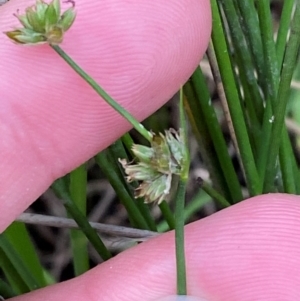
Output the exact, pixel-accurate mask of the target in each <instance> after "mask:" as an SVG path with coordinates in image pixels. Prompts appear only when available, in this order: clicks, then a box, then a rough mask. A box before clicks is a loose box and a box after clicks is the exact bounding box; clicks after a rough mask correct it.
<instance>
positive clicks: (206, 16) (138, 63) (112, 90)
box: [0, 0, 211, 231]
mask: <svg viewBox="0 0 300 301" xmlns="http://www.w3.org/2000/svg"><path fill="white" fill-rule="evenodd" d="M31 3H32V1H29V0H23V1H11V2H8V3H6V4H5V5H3V6H1V9H0V15H1V17H0V32H3V31H7V30H9V29H10V28H11V27H12V26H15V25H17V20H16V18H14V17H13V16H12V15H13V13H15V12H16V11H17V9H19V10H20V12H23V11H24V8H25V7H26V6H28V5H29V4H31ZM76 10H77V19H76V21H75V23H74V26H73V27H72V28H71V29H70V31H69V32H68V33H67V34H66V36H65V40H64V43H63V44H62V48H63V49H64V50H65V51H66V52H67V53H68V54H69V55H70V56H71V57H73V58H74V59H75V61H77V62H78V63H79V65H80V66H82V67H83V68H84V69H85V70H86V71H87V72H88V73H89V74H90V75H91V76H93V77H94V78H95V79H96V80H97V81H98V82H99V83H100V84H101V85H102V86H103V87H104V88H105V89H106V90H107V92H108V93H109V94H111V95H112V96H113V97H114V98H115V99H116V100H117V101H118V102H119V103H120V104H121V105H123V106H124V107H126V108H127V109H128V110H129V111H130V112H131V113H132V114H133V115H134V116H135V117H137V118H138V119H139V120H142V119H144V118H145V117H146V116H148V115H150V114H151V113H152V112H154V111H155V110H157V109H158V108H159V107H160V106H161V105H162V104H163V103H164V102H166V101H167V100H168V99H169V98H170V97H171V96H172V95H173V94H174V93H175V92H176V90H178V88H179V87H180V85H181V84H183V83H184V82H185V81H186V80H187V79H188V77H189V76H190V75H191V73H192V72H193V70H194V69H195V67H196V66H197V64H198V63H199V61H200V58H201V57H202V55H203V53H204V51H205V49H206V46H207V43H208V39H209V35H210V28H211V17H210V10H209V1H208V0H180V1H173V2H171V3H170V2H165V1H160V0H154V1H145V0H144V1H135V0H131V1H125V2H124V1H123V0H103V1H92V0H89V1H79V0H78V1H76ZM0 57H1V60H0V70H1V75H0V76H1V83H2V84H1V91H0V99H1V110H0V119H1V126H0V136H1V142H0V151H1V155H2V158H4V159H2V160H1V163H0V168H1V174H0V183H1V188H0V189H1V190H0V210H1V211H0V212H1V213H2V218H1V219H0V231H1V230H3V229H4V228H5V227H6V226H7V225H8V223H9V222H11V221H12V220H13V219H14V218H15V217H16V216H17V215H18V214H19V213H20V212H21V211H23V210H24V209H25V208H26V207H27V206H28V205H29V204H30V203H31V202H32V201H33V200H34V199H36V198H37V197H38V196H39V195H40V194H41V193H42V192H43V191H44V190H45V189H46V188H47V187H48V186H49V185H50V184H51V182H52V181H53V180H54V179H56V178H58V177H60V176H62V175H64V174H66V173H67V172H69V171H70V170H71V169H73V168H74V167H76V166H78V165H79V164H80V163H83V162H84V161H85V160H87V159H89V158H90V157H91V156H93V155H95V154H96V153H97V152H99V151H100V150H101V149H103V148H104V147H106V146H108V145H109V144H110V143H112V142H113V141H114V140H115V139H116V138H118V137H119V136H120V135H121V134H123V133H124V132H126V131H127V130H128V129H129V128H130V126H129V124H128V123H127V122H125V121H124V120H123V119H122V118H121V117H120V116H118V114H117V113H115V112H114V111H113V110H112V109H110V108H109V107H108V105H106V104H105V103H104V102H103V101H102V100H101V99H99V97H98V96H97V95H96V93H95V92H94V91H92V89H91V88H90V87H89V86H88V85H87V84H86V83H85V82H84V81H83V80H82V79H81V78H79V76H77V75H76V74H75V73H74V72H73V71H72V70H71V69H70V67H69V66H67V64H66V63H65V62H64V61H62V59H60V58H59V57H58V55H57V54H56V53H54V51H53V50H52V49H51V48H50V47H49V46H47V45H42V46H39V47H21V46H16V45H14V44H13V43H11V42H10V41H9V40H8V39H7V37H6V36H4V35H0Z"/></svg>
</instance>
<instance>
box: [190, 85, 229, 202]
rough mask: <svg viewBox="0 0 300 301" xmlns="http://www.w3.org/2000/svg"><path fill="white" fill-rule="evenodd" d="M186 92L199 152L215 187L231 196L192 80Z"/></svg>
mask: <svg viewBox="0 0 300 301" xmlns="http://www.w3.org/2000/svg"><path fill="white" fill-rule="evenodd" d="M184 93H185V95H186V101H185V104H184V105H185V110H186V114H187V116H188V120H189V122H190V124H191V128H192V130H193V133H194V136H195V138H196V141H197V143H198V149H199V153H200V154H201V156H202V158H203V161H204V162H205V165H206V167H207V169H208V171H209V174H210V177H211V179H212V182H213V185H214V187H215V188H216V189H217V190H218V191H220V192H221V193H222V194H223V195H225V196H226V197H228V198H230V193H229V189H228V187H227V185H226V180H225V176H224V174H222V173H220V170H221V166H220V163H219V161H218V160H217V158H218V156H217V154H216V152H215V149H214V147H213V141H212V137H210V135H209V130H208V126H207V124H206V123H205V122H204V121H205V116H204V112H202V110H199V105H198V102H197V97H196V95H195V90H194V89H193V86H192V84H191V82H190V81H188V82H187V83H186V84H185V85H184Z"/></svg>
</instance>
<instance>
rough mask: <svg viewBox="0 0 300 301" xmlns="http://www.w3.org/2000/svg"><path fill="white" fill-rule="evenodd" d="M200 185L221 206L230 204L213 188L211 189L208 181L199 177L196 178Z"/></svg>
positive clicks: (224, 206)
mask: <svg viewBox="0 0 300 301" xmlns="http://www.w3.org/2000/svg"><path fill="white" fill-rule="evenodd" d="M198 181H199V185H200V187H201V188H202V189H203V191H205V192H206V193H207V194H208V195H209V196H211V198H212V199H214V200H216V201H217V203H219V204H220V205H221V207H222V208H226V207H229V206H231V204H230V203H229V202H228V201H227V200H226V199H225V198H224V197H223V196H222V195H221V194H220V193H218V192H217V191H216V190H215V189H213V188H212V187H211V186H210V185H209V184H208V183H206V182H205V181H203V180H202V179H201V178H199V179H198Z"/></svg>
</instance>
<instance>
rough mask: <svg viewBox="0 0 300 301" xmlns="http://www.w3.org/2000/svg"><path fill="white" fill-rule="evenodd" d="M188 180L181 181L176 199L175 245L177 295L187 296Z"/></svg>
mask: <svg viewBox="0 0 300 301" xmlns="http://www.w3.org/2000/svg"><path fill="white" fill-rule="evenodd" d="M186 183H187V180H186V179H180V180H179V184H178V189H177V193H176V199H175V245H176V267H177V294H178V295H186V294H187V289H186V266H185V253H184V199H185V191H186Z"/></svg>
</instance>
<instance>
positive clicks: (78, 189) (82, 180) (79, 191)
mask: <svg viewBox="0 0 300 301" xmlns="http://www.w3.org/2000/svg"><path fill="white" fill-rule="evenodd" d="M86 187H87V171H86V165H85V164H83V165H81V166H79V167H77V168H76V169H75V170H73V171H72V172H71V173H70V186H69V188H70V196H71V198H72V201H73V202H74V203H75V204H76V205H77V207H78V209H79V210H80V211H81V212H82V214H83V215H84V216H86ZM70 236H71V247H72V253H73V266H74V272H75V275H76V276H79V275H81V274H83V273H84V272H86V271H87V270H88V269H89V256H88V250H87V239H86V236H85V235H84V233H82V232H80V231H72V230H71V231H70Z"/></svg>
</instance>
